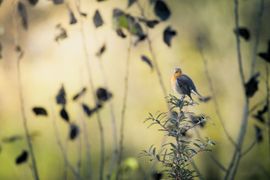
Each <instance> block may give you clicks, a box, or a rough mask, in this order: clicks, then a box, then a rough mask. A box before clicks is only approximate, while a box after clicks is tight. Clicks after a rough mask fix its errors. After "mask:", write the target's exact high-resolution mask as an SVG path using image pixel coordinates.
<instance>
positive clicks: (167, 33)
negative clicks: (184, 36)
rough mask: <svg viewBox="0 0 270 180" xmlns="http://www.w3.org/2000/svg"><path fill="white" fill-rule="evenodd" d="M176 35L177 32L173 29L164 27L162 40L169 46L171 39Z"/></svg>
mask: <svg viewBox="0 0 270 180" xmlns="http://www.w3.org/2000/svg"><path fill="white" fill-rule="evenodd" d="M176 35H177V32H176V31H175V30H173V29H172V28H171V27H170V26H168V27H166V29H165V30H164V32H163V41H164V43H165V44H167V46H169V47H170V46H171V40H172V38H173V37H174V36H176Z"/></svg>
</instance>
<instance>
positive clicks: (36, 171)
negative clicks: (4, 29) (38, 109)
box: [17, 59, 39, 180]
mask: <svg viewBox="0 0 270 180" xmlns="http://www.w3.org/2000/svg"><path fill="white" fill-rule="evenodd" d="M17 79H18V83H19V98H20V108H21V115H22V121H23V128H24V132H25V136H26V141H27V145H28V148H29V153H30V155H31V160H32V165H33V175H34V179H35V180H39V175H38V170H37V163H36V158H35V153H34V150H33V144H32V141H31V138H30V133H29V129H28V122H27V121H28V120H27V118H26V114H25V109H24V98H23V92H22V91H23V90H22V80H21V70H20V59H17Z"/></svg>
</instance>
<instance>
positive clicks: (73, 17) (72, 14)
mask: <svg viewBox="0 0 270 180" xmlns="http://www.w3.org/2000/svg"><path fill="white" fill-rule="evenodd" d="M68 14H69V24H71V25H72V24H76V23H77V19H76V17H75V15H74V13H73V11H72V10H71V9H68Z"/></svg>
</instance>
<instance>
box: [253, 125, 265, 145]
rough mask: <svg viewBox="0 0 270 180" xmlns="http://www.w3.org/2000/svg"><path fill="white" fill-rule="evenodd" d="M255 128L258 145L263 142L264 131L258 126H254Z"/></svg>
mask: <svg viewBox="0 0 270 180" xmlns="http://www.w3.org/2000/svg"><path fill="white" fill-rule="evenodd" d="M254 128H255V136H256V141H257V142H258V143H260V142H262V141H263V133H262V129H261V128H260V127H259V126H257V125H254Z"/></svg>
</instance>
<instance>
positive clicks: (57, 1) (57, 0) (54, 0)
mask: <svg viewBox="0 0 270 180" xmlns="http://www.w3.org/2000/svg"><path fill="white" fill-rule="evenodd" d="M53 3H54V4H56V5H57V4H63V3H64V0H53Z"/></svg>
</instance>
